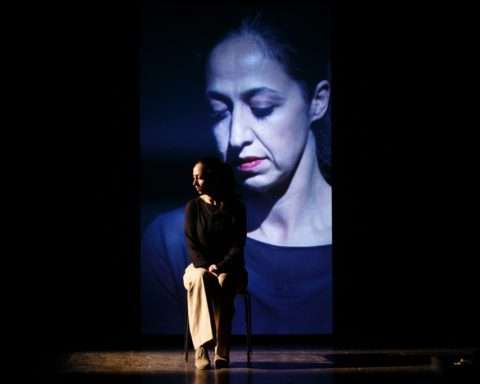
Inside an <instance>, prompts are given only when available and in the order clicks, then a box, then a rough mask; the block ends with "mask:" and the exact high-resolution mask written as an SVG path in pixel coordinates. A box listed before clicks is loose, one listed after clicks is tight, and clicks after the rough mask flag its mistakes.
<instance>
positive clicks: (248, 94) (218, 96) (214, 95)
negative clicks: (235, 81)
mask: <svg viewBox="0 0 480 384" xmlns="http://www.w3.org/2000/svg"><path fill="white" fill-rule="evenodd" d="M259 93H270V94H273V96H275V97H277V98H281V99H283V97H282V96H280V94H279V92H278V91H276V90H274V89H272V88H268V87H257V88H252V89H249V90H247V91H244V92H242V93H241V94H240V98H241V99H243V100H250V99H251V98H252V97H254V96H256V95H258V94H259ZM206 95H207V97H209V98H211V99H215V100H220V101H223V102H225V103H231V100H230V98H229V97H228V96H227V95H224V94H223V93H221V92H218V91H215V90H208V91H207V92H206Z"/></svg>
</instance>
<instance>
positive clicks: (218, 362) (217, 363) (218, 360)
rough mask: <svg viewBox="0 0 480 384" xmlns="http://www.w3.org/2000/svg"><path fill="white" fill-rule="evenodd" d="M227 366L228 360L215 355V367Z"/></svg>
mask: <svg viewBox="0 0 480 384" xmlns="http://www.w3.org/2000/svg"><path fill="white" fill-rule="evenodd" d="M221 368H228V360H227V359H224V358H223V357H219V356H215V369H221Z"/></svg>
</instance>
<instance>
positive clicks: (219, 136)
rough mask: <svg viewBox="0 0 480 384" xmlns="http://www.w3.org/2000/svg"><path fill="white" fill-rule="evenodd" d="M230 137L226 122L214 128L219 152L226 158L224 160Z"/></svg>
mask: <svg viewBox="0 0 480 384" xmlns="http://www.w3.org/2000/svg"><path fill="white" fill-rule="evenodd" d="M228 136H229V128H228V124H227V123H226V121H223V122H220V123H218V124H216V125H215V126H214V127H213V137H214V138H215V143H216V144H217V149H218V151H219V152H220V153H221V154H222V155H223V156H224V160H225V156H226V154H227V150H228Z"/></svg>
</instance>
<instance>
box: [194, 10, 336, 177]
mask: <svg viewBox="0 0 480 384" xmlns="http://www.w3.org/2000/svg"><path fill="white" fill-rule="evenodd" d="M241 10H242V11H243V12H237V11H238V10H235V11H234V12H230V13H229V15H230V16H231V19H230V20H226V21H224V24H223V26H221V27H220V30H217V31H216V32H215V36H211V38H210V43H209V44H208V45H207V46H205V47H204V49H203V51H204V54H203V55H202V56H203V58H204V60H205V61H206V60H207V58H208V55H209V53H210V52H211V50H212V49H213V48H214V47H216V46H217V45H218V44H220V43H221V42H223V41H225V40H227V39H229V38H234V37H238V36H245V35H246V36H251V37H252V38H254V39H256V40H257V41H258V43H259V45H260V46H261V47H262V49H264V51H265V52H266V53H267V54H268V55H270V56H271V57H273V58H275V59H276V60H277V61H278V62H279V63H280V64H281V65H282V66H283V68H284V70H285V72H286V73H287V74H288V75H289V76H290V77H291V78H292V79H294V80H296V81H297V82H298V83H299V84H300V86H301V87H302V90H303V95H304V97H305V99H306V100H307V102H308V101H310V100H311V99H312V97H313V94H314V91H315V87H316V85H317V84H318V82H319V81H321V80H329V79H330V67H329V64H330V60H329V58H330V49H329V41H330V6H329V5H328V2H327V3H326V4H320V5H312V6H307V5H306V4H303V5H301V6H291V5H290V6H281V5H276V6H274V7H273V6H270V7H269V6H263V7H260V8H258V7H254V8H248V7H245V8H242V9H241ZM312 131H313V133H314V135H315V138H316V142H317V156H318V160H319V166H320V169H321V170H322V174H323V175H324V176H325V178H326V179H327V181H328V182H330V169H331V121H330V111H327V114H326V115H325V116H324V118H323V119H321V120H320V121H317V122H315V123H314V124H312Z"/></svg>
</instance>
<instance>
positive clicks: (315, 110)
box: [310, 80, 330, 123]
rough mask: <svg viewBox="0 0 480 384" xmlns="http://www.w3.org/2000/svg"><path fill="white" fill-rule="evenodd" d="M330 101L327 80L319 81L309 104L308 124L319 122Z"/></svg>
mask: <svg viewBox="0 0 480 384" xmlns="http://www.w3.org/2000/svg"><path fill="white" fill-rule="evenodd" d="M329 100H330V84H329V82H328V81H327V80H322V81H320V82H319V83H318V84H317V86H316V87H315V92H314V93H313V97H312V101H311V103H310V123H313V122H314V121H316V120H320V119H321V118H322V117H323V116H324V115H325V113H326V112H327V109H328V103H329Z"/></svg>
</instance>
